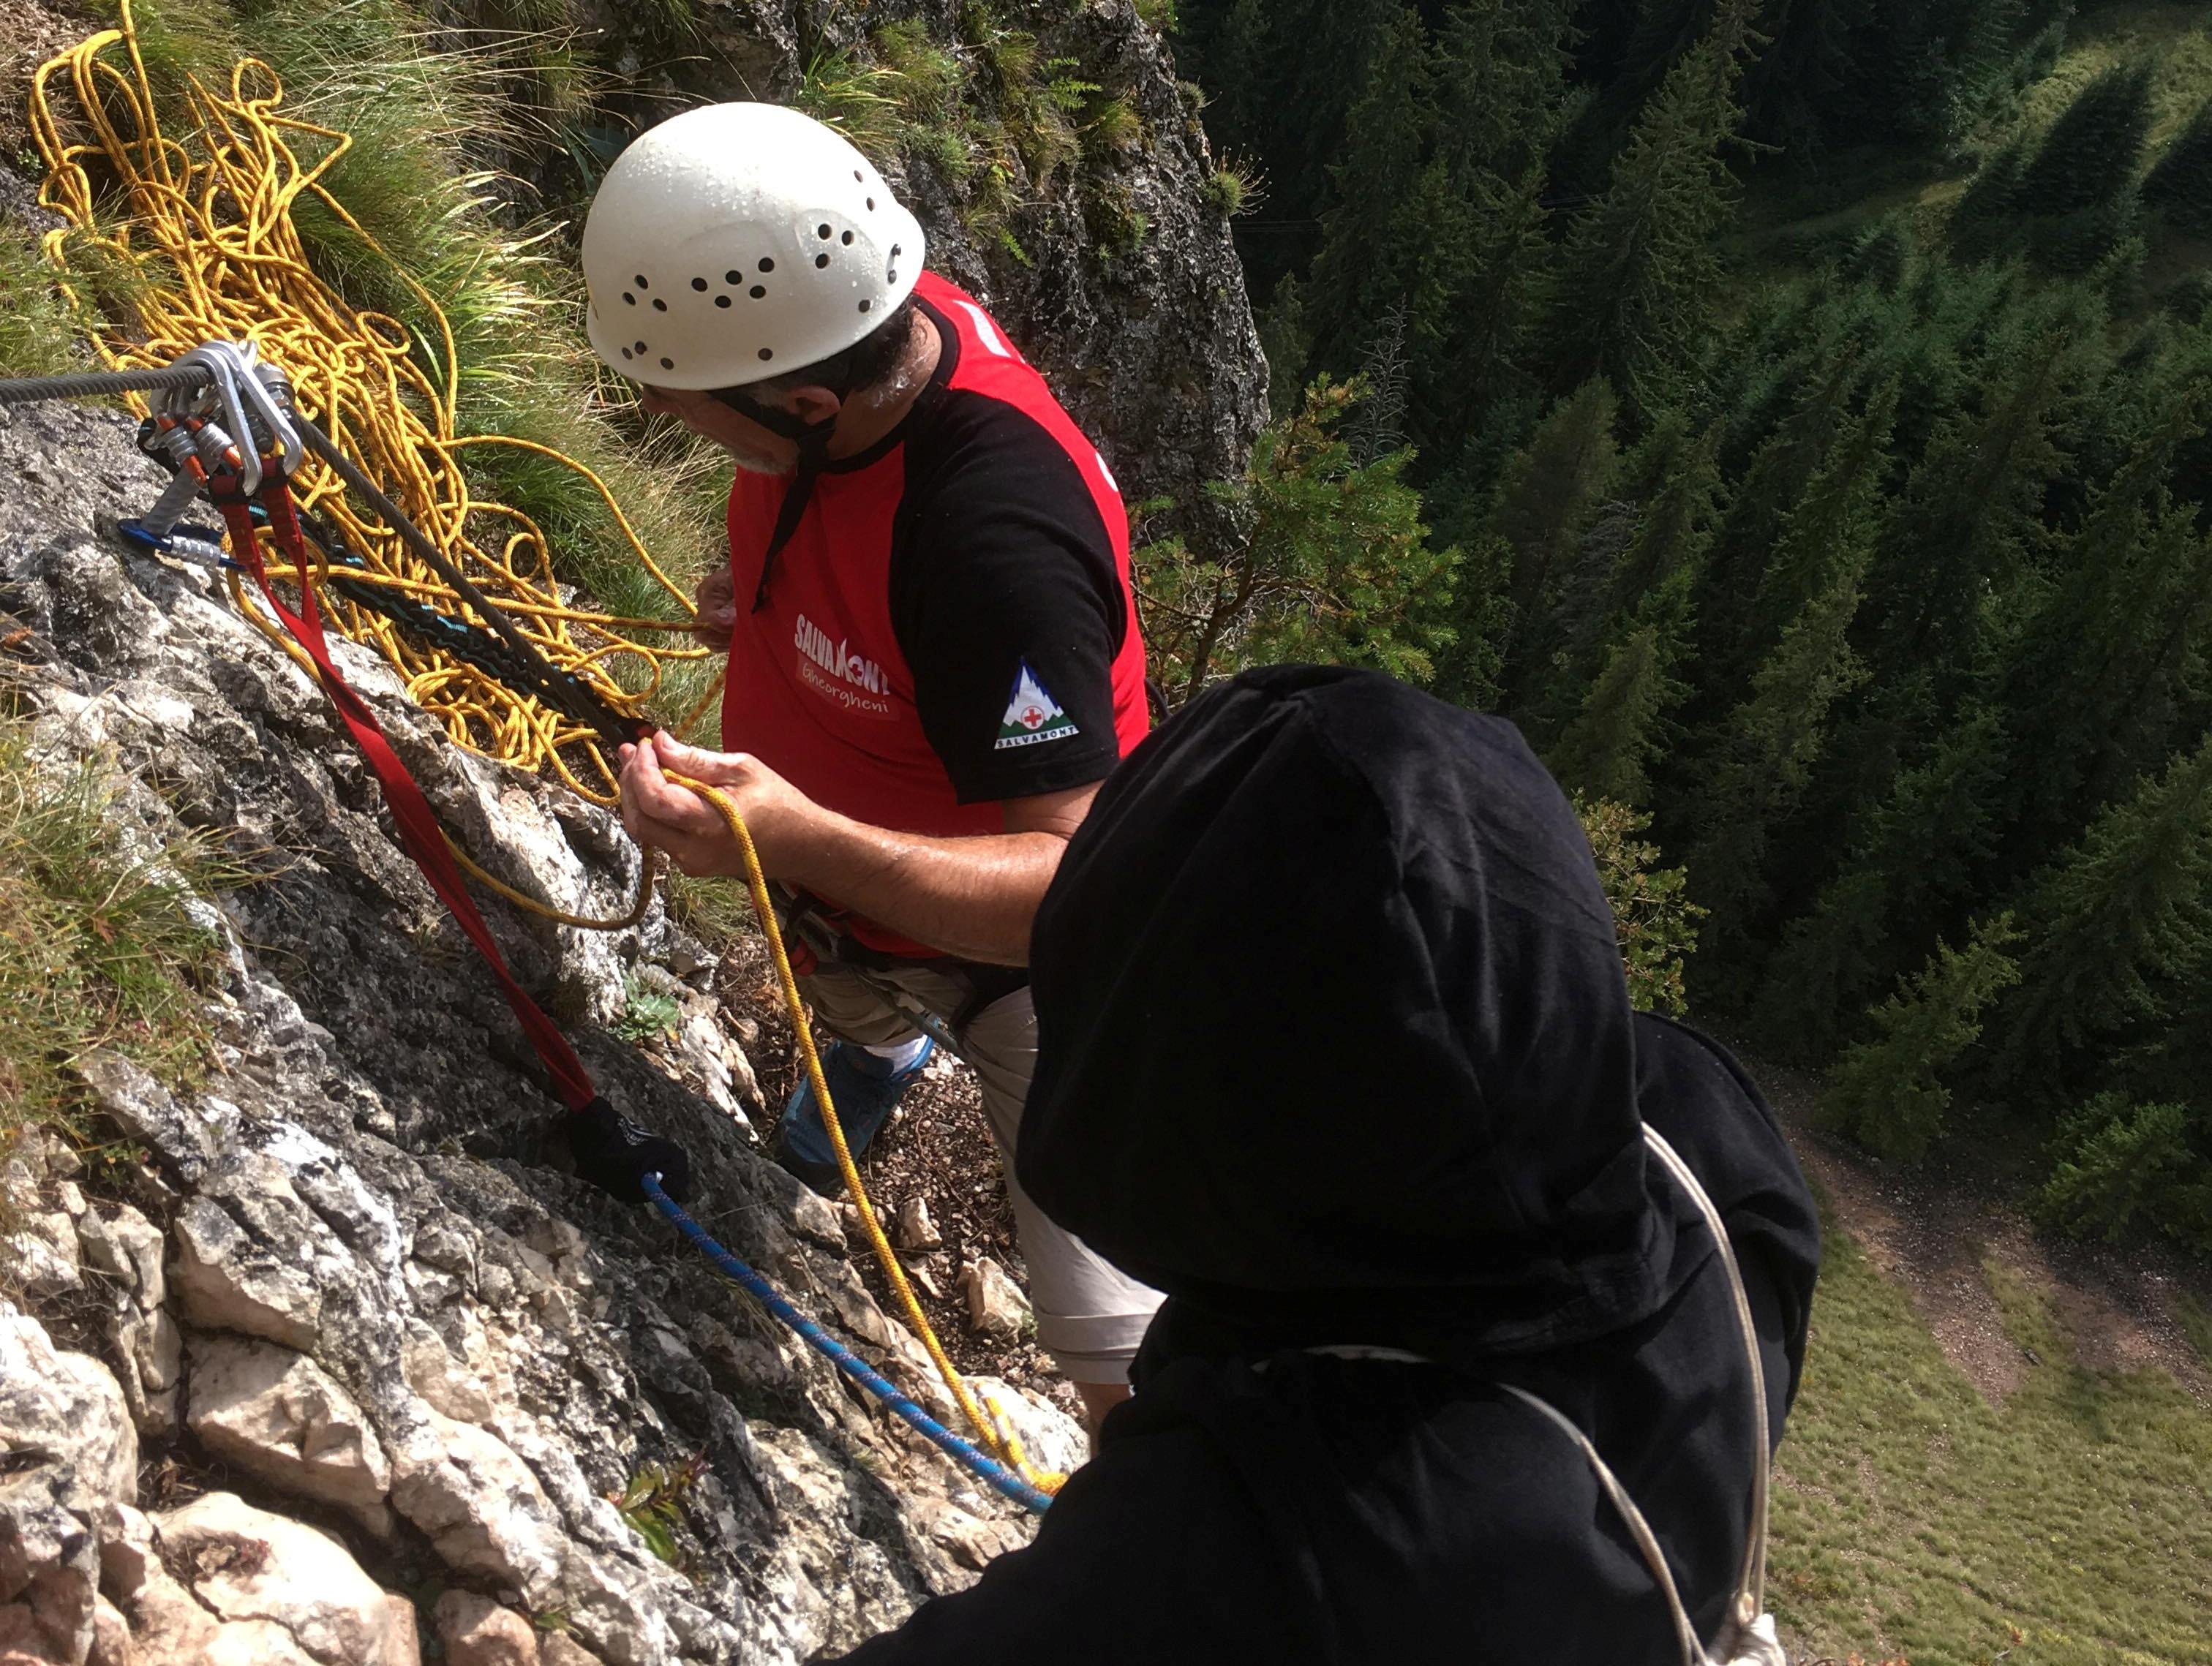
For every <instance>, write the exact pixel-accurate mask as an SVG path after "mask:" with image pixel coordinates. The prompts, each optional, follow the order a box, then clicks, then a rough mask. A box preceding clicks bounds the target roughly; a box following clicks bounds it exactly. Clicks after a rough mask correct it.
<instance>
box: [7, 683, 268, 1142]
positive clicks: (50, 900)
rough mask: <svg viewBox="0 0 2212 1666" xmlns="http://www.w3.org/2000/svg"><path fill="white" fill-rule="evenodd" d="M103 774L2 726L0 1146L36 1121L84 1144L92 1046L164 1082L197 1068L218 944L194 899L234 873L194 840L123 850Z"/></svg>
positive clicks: (12, 725) (190, 1076)
mask: <svg viewBox="0 0 2212 1666" xmlns="http://www.w3.org/2000/svg"><path fill="white" fill-rule="evenodd" d="M111 779H112V778H111V777H110V775H109V773H108V772H107V770H106V768H105V767H103V766H101V765H100V763H98V762H95V761H85V762H81V763H77V764H76V765H74V766H69V767H65V768H56V767H52V766H46V767H42V766H40V764H39V762H38V761H37V760H36V758H35V756H34V754H33V750H32V746H31V742H30V737H29V734H28V732H27V729H26V728H25V727H24V726H23V725H22V724H21V723H19V722H17V721H15V720H13V719H8V720H4V721H0V1154H4V1153H5V1151H6V1149H7V1148H9V1146H11V1145H12V1144H13V1143H14V1142H15V1141H16V1140H18V1139H20V1138H21V1136H23V1135H24V1134H26V1133H27V1132H28V1131H30V1130H33V1129H40V1128H52V1129H56V1130H60V1131H61V1132H63V1133H64V1134H66V1135H70V1136H74V1137H76V1138H78V1139H80V1140H81V1139H82V1136H83V1133H84V1130H82V1128H81V1127H78V1126H77V1125H76V1122H75V1118H76V1113H77V1112H78V1110H79V1109H80V1106H81V1099H80V1090H79V1088H78V1087H77V1086H76V1082H75V1081H74V1079H73V1077H72V1076H71V1075H70V1069H71V1067H72V1066H73V1065H74V1064H75V1063H76V1061H77V1060H79V1059H81V1058H82V1057H84V1056H85V1055H86V1054H87V1053H88V1052H91V1051H94V1050H95V1049H103V1048H104V1049H112V1050H113V1051H119V1052H121V1053H123V1054H125V1056H127V1057H131V1058H133V1059H136V1060H137V1062H138V1063H140V1064H142V1065H143V1066H144V1067H145V1068H146V1069H148V1070H149V1071H151V1072H152V1073H153V1074H154V1075H156V1076H158V1077H161V1079H162V1080H164V1081H170V1082H175V1083H186V1082H190V1081H193V1080H194V1079H196V1078H197V1075H198V1073H199V1071H200V1069H202V1067H203V1066H204V1063H205V1062H206V1057H207V1047H208V1041H209V1032H208V1029H207V1023H206V1012H205V1007H204V1002H203V999H202V992H203V991H204V990H206V989H208V988H209V987H210V986H211V984H212V982H213V980H214V978H215V977H216V972H217V969H218V967H219V966H220V965H221V960H222V954H221V945H220V943H219V942H218V941H217V939H216V936H215V934H214V932H213V931H212V930H210V928H209V926H208V925H207V924H205V923H204V918H194V913H193V911H192V908H191V900H192V898H193V895H194V894H195V892H196V891H201V890H206V889H209V888H213V887H216V886H218V885H222V884H226V883H230V882H234V880H235V877H236V872H235V869H234V868H233V867H232V866H231V865H230V864H228V863H225V862H224V861H222V859H221V858H220V857H218V856H217V855H216V853H215V852H214V851H213V850H212V848H211V847H210V846H209V845H207V844H205V843H204V842H203V841H200V840H197V839H180V840H177V841H175V842H173V843H172V844H170V845H168V846H167V848H166V849H165V850H164V851H162V853H161V860H160V862H159V863H149V862H148V861H146V860H144V859H143V858H142V857H139V856H137V855H136V854H134V853H133V852H131V851H129V850H127V849H126V848H125V843H124V840H123V839H122V837H121V835H120V834H119V833H118V830H117V828H116V827H115V826H114V825H113V824H112V821H111V819H110V815H109V809H110V805H111V803H112V786H111Z"/></svg>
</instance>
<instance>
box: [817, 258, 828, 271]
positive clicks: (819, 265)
mask: <svg viewBox="0 0 2212 1666" xmlns="http://www.w3.org/2000/svg"><path fill="white" fill-rule="evenodd" d="M814 264H815V268H816V270H820V269H821V268H823V267H825V266H827V265H828V264H829V256H828V255H817V256H815V257H814Z"/></svg>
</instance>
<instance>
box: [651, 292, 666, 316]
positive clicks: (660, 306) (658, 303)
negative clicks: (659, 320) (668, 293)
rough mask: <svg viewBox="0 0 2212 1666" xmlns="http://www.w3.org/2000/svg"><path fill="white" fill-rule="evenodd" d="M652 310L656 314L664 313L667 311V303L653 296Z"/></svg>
mask: <svg viewBox="0 0 2212 1666" xmlns="http://www.w3.org/2000/svg"><path fill="white" fill-rule="evenodd" d="M667 310H668V303H667V302H666V301H665V300H661V298H660V297H659V296H658V295H655V296H654V297H653V311H654V312H666V311H667Z"/></svg>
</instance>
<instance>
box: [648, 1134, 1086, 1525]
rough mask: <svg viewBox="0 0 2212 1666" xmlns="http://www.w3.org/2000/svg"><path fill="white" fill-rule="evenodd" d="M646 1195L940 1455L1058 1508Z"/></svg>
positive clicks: (677, 1209)
mask: <svg viewBox="0 0 2212 1666" xmlns="http://www.w3.org/2000/svg"><path fill="white" fill-rule="evenodd" d="M645 1195H646V1196H647V1197H648V1198H650V1199H652V1200H653V1208H655V1209H659V1211H660V1212H661V1214H662V1215H665V1216H666V1217H667V1218H668V1221H669V1222H670V1224H671V1225H672V1226H673V1227H675V1228H676V1230H677V1231H678V1232H680V1233H683V1234H684V1237H685V1238H686V1239H690V1242H691V1244H692V1245H693V1246H694V1247H696V1249H697V1250H698V1251H699V1252H700V1253H701V1254H702V1255H703V1256H705V1257H707V1259H708V1260H709V1261H711V1262H713V1263H714V1265H715V1266H716V1267H717V1268H719V1269H720V1270H721V1271H722V1272H723V1273H725V1274H726V1275H728V1276H729V1277H730V1278H732V1279H733V1280H735V1281H737V1282H738V1285H740V1286H741V1287H744V1290H745V1291H746V1292H747V1293H750V1295H751V1296H752V1297H753V1298H754V1299H756V1300H757V1301H758V1302H759V1303H760V1304H761V1306H763V1307H765V1308H767V1309H768V1311H769V1312H771V1313H773V1314H775V1317H776V1318H779V1319H781V1321H782V1322H783V1323H784V1324H786V1325H787V1326H788V1327H789V1328H790V1329H791V1330H793V1332H795V1333H796V1334H797V1335H798V1336H799V1338H800V1340H802V1341H803V1342H805V1343H806V1345H807V1346H808V1347H809V1348H812V1349H813V1350H814V1351H815V1352H816V1353H817V1354H821V1355H822V1356H823V1358H824V1359H826V1360H829V1362H830V1363H831V1364H832V1365H834V1366H836V1367H837V1369H838V1370H840V1371H842V1372H844V1373H845V1374H846V1375H847V1376H848V1377H850V1378H852V1379H853V1380H854V1382H856V1383H858V1384H860V1386H861V1387H863V1388H865V1389H866V1390H868V1392H869V1393H871V1394H872V1395H874V1396H876V1398H877V1399H878V1400H880V1401H882V1402H884V1404H885V1405H887V1406H889V1407H890V1409H892V1410H893V1411H895V1412H896V1413H897V1414H898V1415H900V1416H901V1417H902V1418H904V1419H905V1420H906V1421H907V1422H908V1424H910V1425H911V1426H912V1427H914V1428H915V1430H917V1431H918V1432H920V1433H921V1434H922V1435H923V1436H925V1437H926V1438H927V1439H928V1440H929V1441H930V1442H931V1443H932V1444H933V1445H935V1446H936V1447H937V1449H938V1450H939V1451H941V1452H943V1453H945V1456H947V1457H950V1458H951V1459H952V1461H953V1462H954V1463H958V1464H959V1465H960V1466H961V1467H962V1468H963V1469H967V1470H969V1472H970V1473H971V1474H973V1475H975V1476H976V1477H977V1478H978V1479H979V1480H981V1481H983V1482H984V1483H985V1484H986V1485H987V1486H988V1487H991V1488H992V1490H994V1492H997V1493H1001V1494H1003V1495H1004V1496H1006V1497H1007V1498H1010V1499H1012V1500H1013V1501H1014V1502H1015V1503H1016V1504H1018V1505H1022V1506H1023V1507H1024V1508H1025V1509H1030V1510H1034V1511H1036V1512H1038V1513H1039V1514H1042V1513H1043V1512H1045V1511H1046V1510H1048V1509H1049V1508H1051V1507H1052V1495H1051V1494H1050V1493H1047V1492H1045V1491H1043V1490H1042V1488H1039V1487H1032V1486H1031V1485H1030V1483H1029V1482H1028V1481H1024V1480H1023V1479H1022V1477H1021V1476H1019V1475H1016V1474H1015V1473H1014V1472H1013V1471H1012V1470H1011V1469H1007V1468H1006V1465H1004V1464H1002V1463H999V1462H997V1461H996V1460H995V1459H994V1458H991V1457H986V1456H985V1455H984V1454H983V1453H982V1452H981V1451H978V1450H977V1449H976V1448H975V1446H973V1445H970V1444H969V1442H967V1441H965V1440H963V1439H961V1438H960V1437H959V1436H958V1435H957V1434H955V1433H952V1431H951V1430H950V1429H948V1428H946V1427H945V1426H944V1425H943V1424H942V1423H940V1422H939V1421H937V1420H936V1419H935V1418H933V1417H932V1416H931V1415H929V1414H928V1413H927V1412H926V1411H924V1410H923V1409H921V1407H920V1406H917V1405H916V1404H915V1402H913V1401H911V1400H909V1399H908V1398H907V1396H904V1395H903V1394H901V1393H900V1392H899V1391H898V1390H897V1389H896V1388H895V1387H893V1386H892V1385H891V1384H890V1382H888V1381H887V1380H885V1379H884V1377H883V1376H882V1375H881V1374H880V1373H878V1372H876V1371H874V1370H872V1369H871V1368H870V1367H869V1366H868V1363H867V1362H866V1360H863V1359H861V1358H860V1355H859V1354H855V1353H854V1352H853V1350H852V1349H851V1348H847V1347H846V1346H845V1345H844V1344H843V1343H842V1342H839V1341H838V1340H837V1339H836V1337H834V1336H830V1335H829V1332H827V1331H826V1330H823V1328H822V1327H821V1326H820V1325H818V1324H815V1323H814V1321H813V1320H811V1319H810V1318H807V1317H806V1316H805V1314H803V1313H801V1312H799V1310H798V1309H797V1308H795V1307H793V1306H792V1305H791V1304H790V1303H789V1302H787V1301H786V1300H785V1299H783V1297H782V1296H781V1295H779V1294H778V1293H776V1289H775V1286H774V1285H772V1284H770V1283H769V1281H767V1280H766V1279H764V1278H763V1277H762V1276H761V1275H759V1274H758V1273H757V1272H755V1271H754V1270H753V1269H751V1268H750V1267H748V1266H746V1265H745V1263H744V1262H742V1261H740V1260H738V1258H737V1257H735V1256H733V1255H732V1254H731V1253H730V1252H729V1251H727V1250H726V1249H724V1248H723V1247H722V1246H721V1245H720V1244H717V1243H716V1242H715V1241H714V1239H712V1238H709V1237H708V1235H707V1232H706V1229H705V1228H704V1227H702V1226H700V1224H699V1223H698V1222H697V1221H694V1220H693V1219H692V1218H691V1217H690V1215H688V1214H686V1213H685V1212H684V1206H683V1205H682V1204H681V1203H677V1202H676V1201H675V1200H674V1199H672V1198H671V1197H670V1196H669V1195H668V1194H667V1193H666V1192H665V1191H663V1190H661V1189H660V1177H659V1175H657V1174H649V1175H647V1176H646V1178H645Z"/></svg>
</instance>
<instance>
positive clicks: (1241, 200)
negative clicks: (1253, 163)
mask: <svg viewBox="0 0 2212 1666" xmlns="http://www.w3.org/2000/svg"><path fill="white" fill-rule="evenodd" d="M1200 195H1201V196H1202V197H1204V199H1205V202H1206V207H1208V208H1209V209H1212V210H1213V211H1214V213H1216V214H1218V215H1220V216H1221V217H1222V218H1223V219H1224V220H1234V219H1235V218H1237V215H1240V214H1249V213H1251V212H1252V210H1253V209H1256V208H1258V207H1259V206H1260V203H1261V199H1262V198H1264V197H1266V195H1267V190H1266V187H1265V186H1264V185H1262V184H1261V180H1260V175H1259V173H1258V172H1257V171H1256V170H1255V169H1254V168H1253V167H1250V166H1249V164H1247V163H1244V162H1242V161H1237V159H1236V158H1234V157H1231V158H1229V159H1227V160H1226V161H1224V162H1223V163H1222V165H1221V166H1220V167H1218V168H1216V169H1215V170H1214V171H1213V177H1212V179H1208V180H1207V181H1206V184H1205V185H1204V187H1203V188H1202V189H1201V191H1200Z"/></svg>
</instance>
